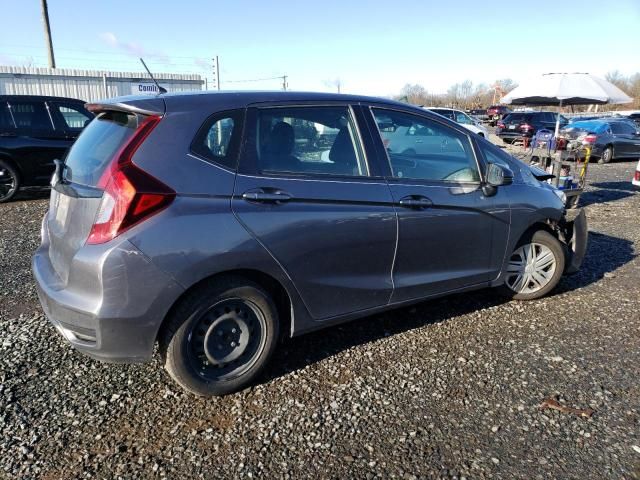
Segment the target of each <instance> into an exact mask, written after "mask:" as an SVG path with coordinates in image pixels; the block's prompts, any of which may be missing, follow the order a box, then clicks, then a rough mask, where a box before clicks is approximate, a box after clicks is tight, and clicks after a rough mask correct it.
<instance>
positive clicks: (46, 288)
mask: <svg viewBox="0 0 640 480" xmlns="http://www.w3.org/2000/svg"><path fill="white" fill-rule="evenodd" d="M94 247H97V248H94ZM76 256H80V257H82V258H81V259H79V261H78V262H77V263H76V262H75V261H74V263H73V265H72V267H73V268H78V269H80V268H82V269H86V270H87V271H90V272H94V276H95V279H94V280H95V281H92V282H90V283H91V284H90V285H87V282H86V281H85V282H83V284H82V285H78V284H76V283H74V280H73V278H74V276H73V275H70V276H69V280H68V282H67V284H66V285H64V284H63V282H62V281H61V279H60V277H59V276H58V275H57V274H56V271H55V269H54V268H53V266H52V264H51V261H50V260H49V245H48V239H47V238H46V233H45V232H43V242H42V245H41V246H40V248H38V250H37V251H36V253H35V255H34V257H33V260H32V270H33V274H34V277H35V280H36V286H37V291H38V298H39V299H40V303H41V305H42V308H43V310H44V313H45V315H46V316H47V318H48V319H49V321H50V322H51V323H52V324H53V325H54V326H55V327H56V329H57V330H58V332H60V334H61V335H62V336H63V337H64V338H65V339H66V340H67V341H69V343H71V344H72V345H73V346H74V347H75V348H77V349H78V350H80V351H81V352H83V353H86V354H88V355H90V356H91V357H94V358H96V359H99V360H102V361H107V362H116V363H134V362H144V361H147V360H149V359H150V358H151V355H152V353H153V346H154V343H155V339H156V335H157V332H158V329H159V327H160V325H161V323H162V320H163V319H164V317H165V315H166V313H167V312H168V310H169V308H170V307H171V305H172V304H173V302H174V301H175V300H176V299H177V298H178V296H179V295H180V294H181V293H182V291H183V289H182V287H180V286H179V285H178V284H177V283H176V282H175V281H174V280H172V279H171V278H170V277H169V276H167V275H166V274H165V273H163V272H162V271H160V270H159V269H157V268H156V267H155V266H154V265H153V264H152V263H151V262H150V260H149V259H148V258H147V257H145V256H144V255H143V254H142V253H141V252H140V251H139V250H137V249H136V248H135V247H134V246H133V245H131V244H130V243H129V242H128V241H127V240H122V241H120V242H118V243H117V244H116V245H113V246H110V247H105V246H98V245H96V246H85V247H83V248H82V249H81V250H80V251H79V252H78V254H77V255H76ZM74 260H75V259H74ZM87 271H85V272H83V273H84V274H83V275H78V277H82V278H83V279H84V280H86V278H87Z"/></svg>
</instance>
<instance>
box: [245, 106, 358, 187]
mask: <svg viewBox="0 0 640 480" xmlns="http://www.w3.org/2000/svg"><path fill="white" fill-rule="evenodd" d="M257 122H258V125H257V126H258V128H257V129H256V132H257V139H256V145H257V152H256V153H257V157H258V169H259V170H260V171H262V172H266V173H275V172H279V173H293V174H325V175H338V176H367V175H368V170H367V165H366V162H365V158H364V154H363V149H362V148H361V145H360V141H359V139H358V135H357V131H356V127H355V123H354V121H353V118H352V116H351V113H350V110H349V108H348V107H346V106H344V107H343V106H326V107H284V108H262V109H259V110H258V115H257Z"/></svg>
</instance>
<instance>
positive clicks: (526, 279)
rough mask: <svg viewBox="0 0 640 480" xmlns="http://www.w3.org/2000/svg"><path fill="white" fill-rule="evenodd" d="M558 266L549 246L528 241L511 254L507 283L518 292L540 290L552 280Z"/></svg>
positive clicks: (525, 292)
mask: <svg viewBox="0 0 640 480" xmlns="http://www.w3.org/2000/svg"><path fill="white" fill-rule="evenodd" d="M556 267H557V262H556V257H555V255H554V254H553V251H552V250H551V249H550V248H549V247H547V246H546V245H542V244H540V243H527V244H525V245H522V246H521V247H519V248H518V249H517V250H516V251H515V252H513V255H511V258H510V259H509V265H508V267H507V277H506V285H507V286H508V287H509V288H510V289H511V290H513V291H514V292H516V293H524V294H527V293H535V292H538V291H540V290H542V289H543V288H544V287H546V286H547V285H548V284H549V282H551V279H552V278H553V275H554V273H555V271H556Z"/></svg>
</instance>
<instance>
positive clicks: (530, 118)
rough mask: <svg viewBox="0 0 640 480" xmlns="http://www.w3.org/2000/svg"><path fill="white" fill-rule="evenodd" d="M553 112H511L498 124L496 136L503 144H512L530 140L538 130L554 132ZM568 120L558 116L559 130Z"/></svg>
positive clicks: (554, 120)
mask: <svg viewBox="0 0 640 480" xmlns="http://www.w3.org/2000/svg"><path fill="white" fill-rule="evenodd" d="M557 115H558V114H557V113H555V112H513V113H510V114H509V115H507V116H506V117H504V118H503V119H502V120H501V121H499V122H498V126H497V128H496V135H497V136H498V137H500V138H501V139H502V141H503V142H505V143H513V141H514V140H516V139H518V138H532V137H533V136H534V135H535V134H536V132H537V131H538V130H541V129H547V130H550V131H552V132H555V129H556V118H557V117H556V116H557ZM567 123H569V120H567V119H566V118H565V117H563V116H562V115H560V128H562V127H564V126H565V125H566V124H567Z"/></svg>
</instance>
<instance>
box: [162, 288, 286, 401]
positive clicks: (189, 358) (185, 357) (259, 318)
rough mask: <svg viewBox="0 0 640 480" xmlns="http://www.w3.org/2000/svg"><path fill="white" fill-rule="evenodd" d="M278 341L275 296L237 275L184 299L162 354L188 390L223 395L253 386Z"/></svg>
mask: <svg viewBox="0 0 640 480" xmlns="http://www.w3.org/2000/svg"><path fill="white" fill-rule="evenodd" d="M277 339H278V312H277V309H276V306H275V304H274V302H273V300H272V299H271V297H270V296H269V294H268V293H267V292H266V291H265V290H263V289H262V288H261V287H260V286H259V285H257V284H255V283H253V282H251V281H249V280H246V279H244V278H242V277H235V276H234V277H226V278H221V279H215V280H212V281H210V282H208V283H205V284H204V285H202V286H201V287H199V288H196V289H195V290H194V291H192V292H190V293H189V294H188V295H187V296H186V297H185V298H184V299H182V300H181V301H180V303H179V304H178V306H177V307H176V308H175V309H174V310H173V311H172V313H171V314H170V316H169V318H168V319H167V324H166V325H165V326H164V328H163V330H162V332H161V334H160V353H161V355H162V358H163V360H164V366H165V369H166V370H167V372H168V373H169V375H170V376H171V378H172V379H173V380H174V381H175V382H176V383H178V384H179V385H180V386H181V387H182V388H184V389H185V390H187V391H189V392H191V393H193V394H195V395H199V396H207V397H208V396H219V395H226V394H228V393H232V392H235V391H238V390H241V389H243V388H245V387H247V386H248V385H250V384H251V383H252V382H253V381H254V380H255V379H256V377H257V376H258V375H259V374H260V373H261V371H262V370H263V369H264V367H265V365H266V364H267V363H268V361H269V359H270V357H271V355H272V354H273V351H274V350H275V347H276V344H277Z"/></svg>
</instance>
